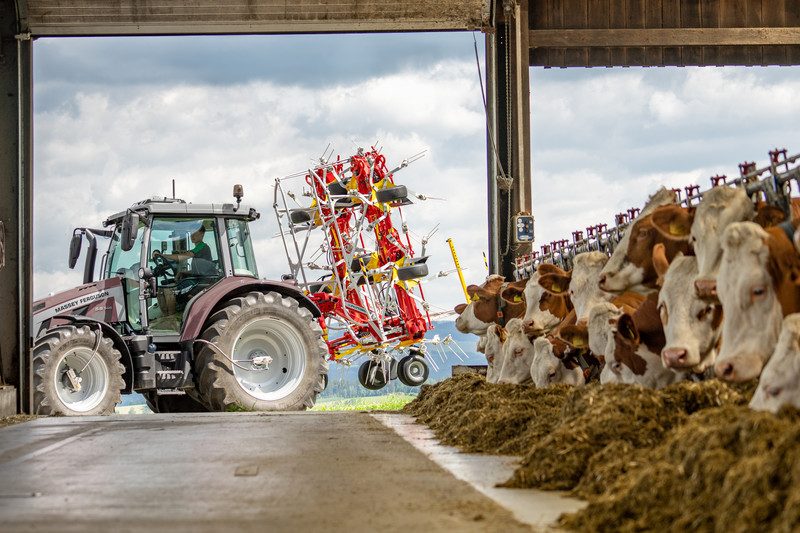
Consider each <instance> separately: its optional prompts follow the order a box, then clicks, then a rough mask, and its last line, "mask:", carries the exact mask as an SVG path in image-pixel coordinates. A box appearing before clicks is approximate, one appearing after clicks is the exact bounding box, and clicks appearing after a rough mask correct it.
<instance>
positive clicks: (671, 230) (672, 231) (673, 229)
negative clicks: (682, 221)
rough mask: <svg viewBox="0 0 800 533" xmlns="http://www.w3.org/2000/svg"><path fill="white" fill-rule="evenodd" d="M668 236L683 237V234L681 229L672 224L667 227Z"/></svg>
mask: <svg viewBox="0 0 800 533" xmlns="http://www.w3.org/2000/svg"><path fill="white" fill-rule="evenodd" d="M669 234H670V235H684V232H683V230H682V229H681V227H680V226H679V225H678V224H676V223H675V222H672V223H671V224H670V225H669Z"/></svg>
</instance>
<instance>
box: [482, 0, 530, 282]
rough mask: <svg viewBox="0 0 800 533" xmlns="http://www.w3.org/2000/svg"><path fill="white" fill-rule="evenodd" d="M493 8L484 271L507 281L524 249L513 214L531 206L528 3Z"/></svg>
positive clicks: (520, 0)
mask: <svg viewBox="0 0 800 533" xmlns="http://www.w3.org/2000/svg"><path fill="white" fill-rule="evenodd" d="M496 7H497V12H496V13H495V16H496V20H497V24H496V32H495V34H494V35H487V41H486V54H487V59H486V65H487V86H488V90H487V93H488V97H489V103H488V105H487V107H488V110H487V117H488V120H489V127H488V132H489V136H490V139H489V154H488V179H489V183H488V198H489V234H490V235H489V250H490V253H489V256H490V258H491V263H490V265H489V271H490V272H491V273H492V274H501V275H503V276H505V277H506V279H513V272H514V260H515V259H516V258H517V257H519V256H520V255H524V254H528V253H530V244H518V243H515V242H514V231H513V229H514V228H513V227H512V222H513V216H514V215H517V214H519V213H528V214H530V213H531V210H532V207H531V206H532V191H531V156H530V153H531V146H530V86H529V84H530V76H529V67H528V49H529V46H528V36H529V31H528V1H527V0H505V1H503V2H497V5H496ZM492 134H494V135H495V137H494V138H493V139H492ZM495 148H496V150H495Z"/></svg>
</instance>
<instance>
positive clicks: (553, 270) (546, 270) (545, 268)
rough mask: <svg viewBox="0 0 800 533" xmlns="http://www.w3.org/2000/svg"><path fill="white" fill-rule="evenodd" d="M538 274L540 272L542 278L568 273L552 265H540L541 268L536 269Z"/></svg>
mask: <svg viewBox="0 0 800 533" xmlns="http://www.w3.org/2000/svg"><path fill="white" fill-rule="evenodd" d="M536 272H538V273H539V275H540V276H541V275H543V274H562V275H564V274H566V272H564V271H563V270H562V269H560V268H558V267H557V266H555V265H554V264H552V263H540V264H539V266H537V267H536Z"/></svg>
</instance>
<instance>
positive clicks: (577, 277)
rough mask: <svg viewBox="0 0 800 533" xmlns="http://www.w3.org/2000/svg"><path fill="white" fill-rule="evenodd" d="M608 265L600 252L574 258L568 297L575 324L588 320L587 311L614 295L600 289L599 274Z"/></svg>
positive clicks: (587, 253)
mask: <svg viewBox="0 0 800 533" xmlns="http://www.w3.org/2000/svg"><path fill="white" fill-rule="evenodd" d="M606 263H608V256H607V255H606V254H604V253H602V252H586V253H582V254H578V255H577V256H575V260H574V261H573V266H572V277H571V279H570V283H569V297H570V299H571V300H572V305H573V306H574V308H575V318H576V320H577V322H586V321H587V320H588V319H589V310H590V309H591V308H592V307H594V306H595V305H597V304H599V303H603V302H608V301H610V300H611V299H612V298H613V297H614V295H613V294H611V293H608V292H606V291H603V290H601V289H600V286H599V284H598V280H599V279H600V272H601V271H602V270H603V267H605V266H606Z"/></svg>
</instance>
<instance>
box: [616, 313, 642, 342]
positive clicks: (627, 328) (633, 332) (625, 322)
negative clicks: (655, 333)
mask: <svg viewBox="0 0 800 533" xmlns="http://www.w3.org/2000/svg"><path fill="white" fill-rule="evenodd" d="M617 332H618V333H619V334H620V336H621V337H622V338H623V339H626V340H628V341H630V342H632V343H638V342H639V330H638V328H637V327H636V324H634V322H633V318H632V317H631V315H629V314H628V313H623V314H622V316H621V317H619V320H617Z"/></svg>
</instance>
